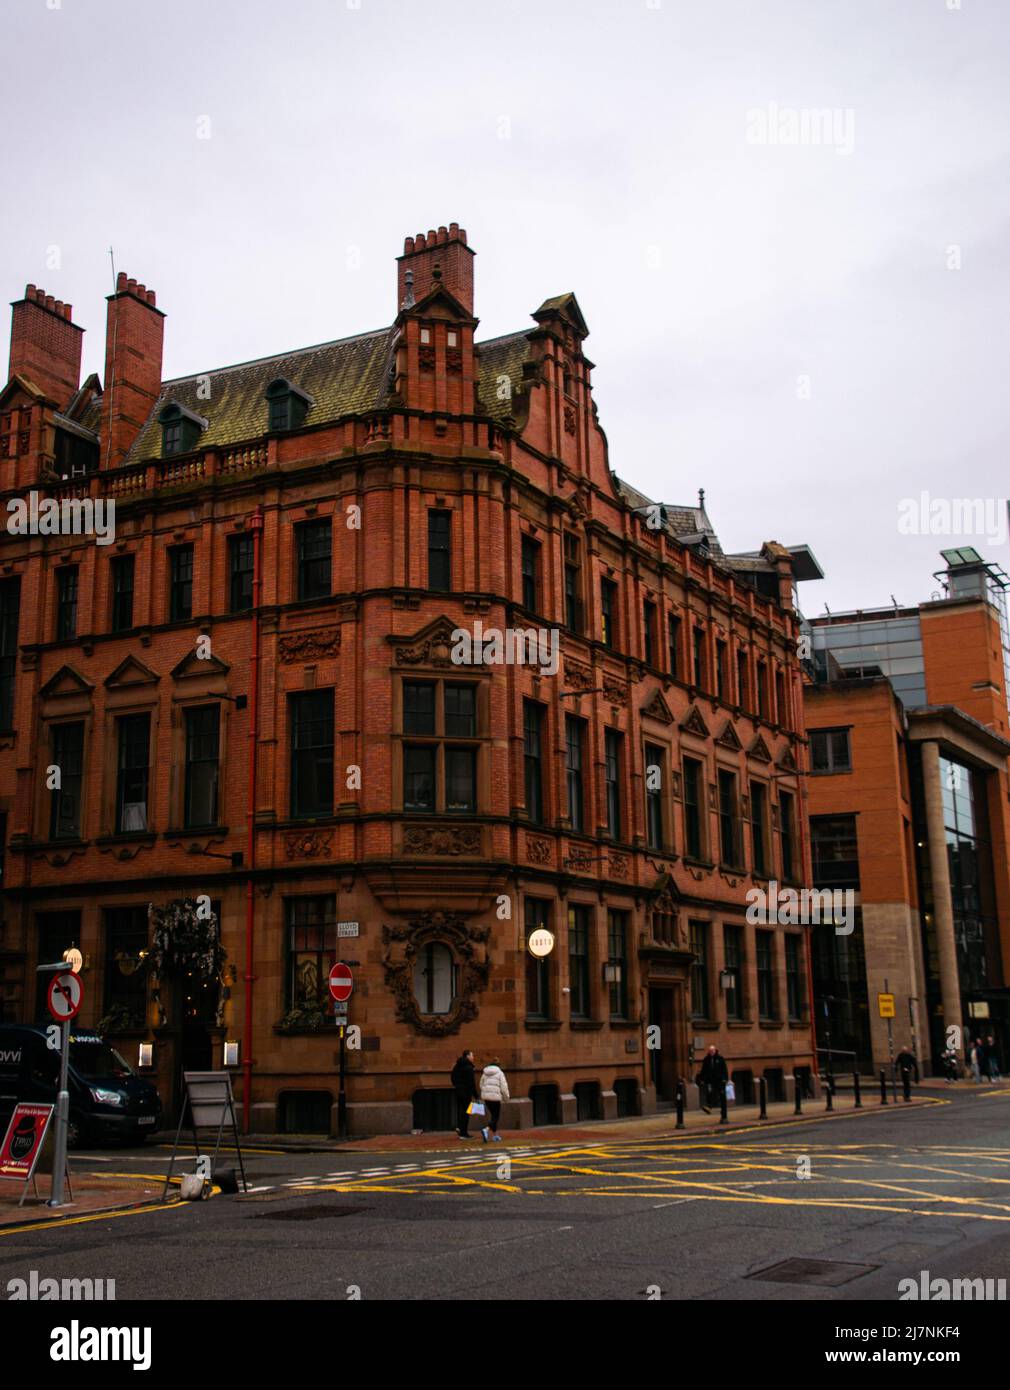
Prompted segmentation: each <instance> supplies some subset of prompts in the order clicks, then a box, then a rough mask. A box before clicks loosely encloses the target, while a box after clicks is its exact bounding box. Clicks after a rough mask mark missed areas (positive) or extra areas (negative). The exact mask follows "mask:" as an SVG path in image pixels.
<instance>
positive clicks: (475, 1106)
mask: <svg viewBox="0 0 1010 1390" xmlns="http://www.w3.org/2000/svg"><path fill="white" fill-rule="evenodd" d="M466 1113H467V1114H468V1115H483V1114H484V1102H483V1101H482V1100H472V1101H471V1102H470V1104H469V1105H468V1106H467V1107H466Z"/></svg>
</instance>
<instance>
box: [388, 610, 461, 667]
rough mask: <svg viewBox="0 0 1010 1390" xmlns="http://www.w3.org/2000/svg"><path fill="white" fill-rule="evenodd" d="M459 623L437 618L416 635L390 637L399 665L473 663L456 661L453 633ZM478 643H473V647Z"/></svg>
mask: <svg viewBox="0 0 1010 1390" xmlns="http://www.w3.org/2000/svg"><path fill="white" fill-rule="evenodd" d="M458 628H459V624H457V623H453V622H450V621H449V619H448V618H445V617H442V618H436V619H435V621H434V622H433V623H429V624H428V625H427V627H424V628H422V629H421V631H420V632H419V633H417V635H416V636H414V637H388V638H387V639H386V640H387V641H388V642H392V643H393V644H394V646H395V647H396V664H397V666H435V667H443V666H451V667H453V669H458V668H463V667H466V666H467V665H473V663H472V662H470V663H468V662H465V661H463V662H456V661H453V659H452V650H453V647H454V646H455V645H456V643H455V640H454V639H453V635H452V634H453V633H454V632H455V631H457V629H458ZM475 645H477V644H474V643H471V644H470V646H471V649H472V648H473V647H474V646H475Z"/></svg>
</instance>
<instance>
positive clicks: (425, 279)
mask: <svg viewBox="0 0 1010 1390" xmlns="http://www.w3.org/2000/svg"><path fill="white" fill-rule="evenodd" d="M473 258H474V252H473V251H471V250H470V248H469V246H467V244H466V232H465V231H464V230H463V228H462V227H460V226H459V224H458V223H457V222H450V223H449V226H448V228H446V227H439V229H438V231H437V232H434V231H432V232H428V234H427V235H425V233H424V232H418V234H417V236H413V237H412V236H409V237H407V239H406V240H405V241H404V243H403V255H402V256H398V257H397V258H396V259H397V281H396V310H397V313H399V311H400V310H401V309H402V308H403V307H404V303H405V301H406V300H408V299H409V295H408V286H407V272H408V271H413V276H414V280H413V296H414V300H415V301H417V302H419V301H420V300H422V299H424V298H425V296H426V295H428V294H430V293H431V291H432V290H433V289H434V288H435V286H436V285H437V284H439V282H441V284H443V285H444V286H445V288H446V289H447V290H448V291H449V293H450V294H451V295H452V296H453V298H454V299H458V300H459V302H460V304H462V305H463V308H464V309H465V310H466V312H467V313H468V314H469V315H470V316H471V317H473Z"/></svg>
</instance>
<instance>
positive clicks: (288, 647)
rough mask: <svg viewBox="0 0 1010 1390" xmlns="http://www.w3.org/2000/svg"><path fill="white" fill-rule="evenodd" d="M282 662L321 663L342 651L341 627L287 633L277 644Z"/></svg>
mask: <svg viewBox="0 0 1010 1390" xmlns="http://www.w3.org/2000/svg"><path fill="white" fill-rule="evenodd" d="M277 647H278V651H279V653H280V658H281V661H283V662H285V664H290V663H291V662H294V661H319V660H320V659H321V658H323V657H328V656H336V655H337V653H338V652H339V651H340V629H339V627H324V628H316V629H315V631H313V632H286V633H285V634H284V635H283V637H282V638H281V639H280V642H279V643H278V644H277Z"/></svg>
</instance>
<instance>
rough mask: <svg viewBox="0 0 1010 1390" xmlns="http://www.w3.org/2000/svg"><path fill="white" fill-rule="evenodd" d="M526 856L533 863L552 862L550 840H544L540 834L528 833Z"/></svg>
mask: <svg viewBox="0 0 1010 1390" xmlns="http://www.w3.org/2000/svg"><path fill="white" fill-rule="evenodd" d="M526 858H527V859H528V860H529V861H530V863H531V864H549V863H550V862H551V842H550V840H543V839H541V838H540V836H539V835H527V836H526Z"/></svg>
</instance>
